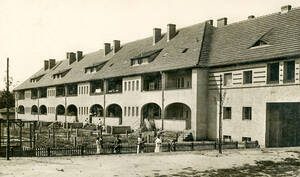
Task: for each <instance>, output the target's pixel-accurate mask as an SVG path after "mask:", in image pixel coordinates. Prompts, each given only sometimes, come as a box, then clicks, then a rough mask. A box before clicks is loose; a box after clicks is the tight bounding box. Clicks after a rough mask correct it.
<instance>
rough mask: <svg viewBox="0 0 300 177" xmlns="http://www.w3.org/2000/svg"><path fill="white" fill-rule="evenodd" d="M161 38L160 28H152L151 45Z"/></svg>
mask: <svg viewBox="0 0 300 177" xmlns="http://www.w3.org/2000/svg"><path fill="white" fill-rule="evenodd" d="M160 39H161V29H160V28H153V45H155V44H156V43H157V42H158V41H159V40H160Z"/></svg>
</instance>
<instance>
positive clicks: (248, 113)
mask: <svg viewBox="0 0 300 177" xmlns="http://www.w3.org/2000/svg"><path fill="white" fill-rule="evenodd" d="M251 114H252V108H251V107H243V120H251V119H252V117H251V116H252V115H251Z"/></svg>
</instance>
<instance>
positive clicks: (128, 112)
mask: <svg viewBox="0 0 300 177" xmlns="http://www.w3.org/2000/svg"><path fill="white" fill-rule="evenodd" d="M128 116H130V107H128Z"/></svg>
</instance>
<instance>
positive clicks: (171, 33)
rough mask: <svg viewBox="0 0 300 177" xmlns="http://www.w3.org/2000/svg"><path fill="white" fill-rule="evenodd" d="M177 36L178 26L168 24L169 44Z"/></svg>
mask: <svg viewBox="0 0 300 177" xmlns="http://www.w3.org/2000/svg"><path fill="white" fill-rule="evenodd" d="M175 35H176V25H175V24H168V26H167V41H168V42H169V41H170V40H171V39H172V38H173V37H174V36H175Z"/></svg>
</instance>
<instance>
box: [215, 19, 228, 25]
mask: <svg viewBox="0 0 300 177" xmlns="http://www.w3.org/2000/svg"><path fill="white" fill-rule="evenodd" d="M226 25H227V17H224V18H220V19H218V20H217V27H223V26H226Z"/></svg>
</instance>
